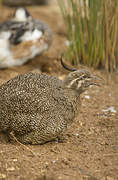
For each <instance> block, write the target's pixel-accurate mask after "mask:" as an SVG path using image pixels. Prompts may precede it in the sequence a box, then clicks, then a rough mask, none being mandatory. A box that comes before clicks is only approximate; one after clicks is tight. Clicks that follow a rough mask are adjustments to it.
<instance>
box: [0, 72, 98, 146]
mask: <svg viewBox="0 0 118 180" xmlns="http://www.w3.org/2000/svg"><path fill="white" fill-rule="evenodd" d="M95 79H96V76H93V75H92V74H91V73H89V72H88V71H85V70H77V71H75V72H71V73H69V75H68V76H67V78H66V79H65V80H64V81H62V80H59V79H58V78H56V77H53V76H49V75H46V74H36V73H28V74H25V75H19V76H17V77H15V78H14V79H12V80H9V81H8V82H6V83H5V84H3V85H2V86H0V131H3V132H7V133H10V132H13V133H14V135H15V136H16V138H17V139H18V140H19V141H21V142H22V143H26V144H28V143H30V144H43V143H45V142H47V141H51V140H53V139H55V138H56V137H58V136H59V135H60V134H61V133H63V132H64V131H65V130H66V128H67V126H68V125H70V124H71V123H72V122H73V121H74V119H75V118H76V116H77V115H78V113H79V105H80V94H81V93H82V92H84V91H85V90H86V89H88V87H89V86H90V85H97V84H96V83H95Z"/></svg>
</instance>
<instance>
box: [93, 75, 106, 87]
mask: <svg viewBox="0 0 118 180" xmlns="http://www.w3.org/2000/svg"><path fill="white" fill-rule="evenodd" d="M91 79H92V82H91V85H95V86H102V85H103V84H104V82H105V81H104V79H103V78H101V77H99V76H98V75H92V76H91Z"/></svg>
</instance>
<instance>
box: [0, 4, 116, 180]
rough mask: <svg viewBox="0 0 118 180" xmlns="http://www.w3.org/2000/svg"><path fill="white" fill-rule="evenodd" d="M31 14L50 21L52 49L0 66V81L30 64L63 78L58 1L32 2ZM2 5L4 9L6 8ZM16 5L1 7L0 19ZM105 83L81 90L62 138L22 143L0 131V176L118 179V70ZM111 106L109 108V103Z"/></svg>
mask: <svg viewBox="0 0 118 180" xmlns="http://www.w3.org/2000/svg"><path fill="white" fill-rule="evenodd" d="M28 9H29V11H30V12H31V14H32V15H33V17H35V18H40V19H41V20H43V21H45V22H46V23H47V24H49V25H50V27H51V28H52V30H53V32H54V41H53V44H52V47H51V48H50V50H49V52H48V53H46V54H44V55H43V56H40V57H37V58H35V59H33V60H32V61H30V62H29V63H27V64H25V65H24V66H22V67H20V68H19V67H14V68H10V69H4V70H0V84H2V83H4V82H6V81H7V80H9V79H11V78H13V77H15V76H16V75H18V74H21V73H26V72H29V71H31V70H33V71H39V70H41V71H42V72H45V73H48V74H53V75H56V76H59V77H61V78H63V77H64V76H65V74H66V73H67V72H65V71H64V70H63V69H62V68H61V66H60V63H59V61H58V60H57V57H58V56H59V55H60V53H61V52H63V50H64V49H65V40H66V37H65V31H64V28H63V22H62V19H61V17H60V14H59V10H58V8H57V6H55V5H54V4H53V5H51V6H49V7H47V6H46V7H43V6H42V7H29V8H28ZM3 11H4V14H3ZM12 12H13V10H12V9H9V8H2V9H0V21H1V22H2V21H3V20H5V19H6V18H7V17H8V16H9V15H10V14H11V13H12ZM95 73H96V74H99V75H100V76H102V77H103V78H104V79H105V80H106V84H105V85H104V86H102V87H101V88H91V89H90V90H89V91H88V92H86V93H85V94H83V96H82V102H83V103H82V107H81V110H80V114H79V116H78V118H77V121H76V122H75V123H74V124H73V125H72V126H71V127H70V128H69V129H68V130H67V131H66V133H65V141H64V142H63V143H58V142H50V143H47V144H44V145H36V146H31V145H28V146H24V145H22V144H19V143H18V142H15V141H14V142H8V140H7V138H6V137H5V135H4V134H0V179H7V180H117V179H118V73H113V74H112V75H111V76H110V77H109V81H108V83H107V79H108V78H107V77H108V76H107V74H106V73H105V72H102V71H96V72H95ZM109 108H111V109H109Z"/></svg>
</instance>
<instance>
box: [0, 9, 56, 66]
mask: <svg viewBox="0 0 118 180" xmlns="http://www.w3.org/2000/svg"><path fill="white" fill-rule="evenodd" d="M52 39H53V33H52V30H51V29H50V28H49V27H48V25H46V24H45V23H44V22H42V21H40V20H38V19H33V17H32V16H31V15H30V13H29V12H28V10H27V9H26V8H24V7H18V8H17V9H16V10H15V12H14V14H13V17H12V18H10V19H8V20H7V21H5V22H3V23H1V24H0V68H1V69H2V68H9V67H13V66H21V65H23V64H24V63H26V62H27V61H29V60H30V59H33V58H34V57H35V56H37V55H40V54H42V53H43V52H44V51H47V50H48V49H49V47H50V46H51V44H52Z"/></svg>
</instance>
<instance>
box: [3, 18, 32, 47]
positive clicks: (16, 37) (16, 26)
mask: <svg viewBox="0 0 118 180" xmlns="http://www.w3.org/2000/svg"><path fill="white" fill-rule="evenodd" d="M29 28H30V30H32V29H31V28H33V27H31V25H29V23H28V22H17V21H6V22H4V23H2V24H0V36H1V38H2V37H3V38H6V39H7V37H4V36H6V33H9V36H8V39H9V41H10V43H11V44H13V45H16V44H19V43H20V42H21V37H22V36H23V35H24V33H25V32H26V31H28V30H29Z"/></svg>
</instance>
